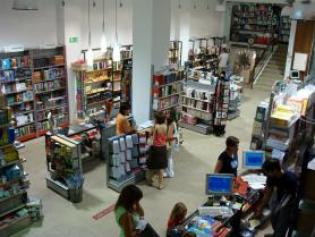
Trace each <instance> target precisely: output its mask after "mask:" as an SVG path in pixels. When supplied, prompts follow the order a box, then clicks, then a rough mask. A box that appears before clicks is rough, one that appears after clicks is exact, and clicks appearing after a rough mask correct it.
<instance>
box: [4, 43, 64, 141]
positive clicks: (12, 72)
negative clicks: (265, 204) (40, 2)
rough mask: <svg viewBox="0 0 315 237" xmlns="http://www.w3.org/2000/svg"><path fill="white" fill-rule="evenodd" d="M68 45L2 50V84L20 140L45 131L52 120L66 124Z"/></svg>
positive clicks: (62, 124) (59, 125)
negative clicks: (16, 50)
mask: <svg viewBox="0 0 315 237" xmlns="http://www.w3.org/2000/svg"><path fill="white" fill-rule="evenodd" d="M64 55H65V48H64V47H63V46H60V47H56V48H53V49H30V50H25V51H22V52H14V53H13V52H12V53H0V87H1V94H2V95H4V96H5V98H6V104H7V105H8V106H9V107H10V108H11V109H12V111H13V116H14V119H15V121H16V125H15V129H16V136H17V140H19V141H26V140H29V139H32V138H35V137H38V136H41V135H43V134H45V133H46V132H47V131H48V130H49V129H50V128H51V124H50V123H49V121H48V118H47V115H48V113H51V114H52V120H53V121H54V124H55V126H57V127H62V126H66V125H67V124H68V121H69V116H68V96H67V95H68V90H67V70H66V62H65V57H64Z"/></svg>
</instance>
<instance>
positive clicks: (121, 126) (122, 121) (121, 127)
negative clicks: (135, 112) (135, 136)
mask: <svg viewBox="0 0 315 237" xmlns="http://www.w3.org/2000/svg"><path fill="white" fill-rule="evenodd" d="M129 113H130V106H129V105H128V104H127V103H124V104H122V105H121V106H120V109H119V113H118V114H117V116H116V135H123V134H131V133H134V132H135V130H134V128H133V127H132V126H131V125H130V122H129V120H128V116H129Z"/></svg>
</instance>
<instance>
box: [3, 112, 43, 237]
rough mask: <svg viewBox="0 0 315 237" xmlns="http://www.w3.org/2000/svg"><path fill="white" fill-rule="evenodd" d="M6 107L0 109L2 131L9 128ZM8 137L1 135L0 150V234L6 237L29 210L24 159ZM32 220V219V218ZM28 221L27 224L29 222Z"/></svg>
mask: <svg viewBox="0 0 315 237" xmlns="http://www.w3.org/2000/svg"><path fill="white" fill-rule="evenodd" d="M10 116H11V115H10V112H9V109H8V108H1V109H0V118H1V121H0V126H1V127H2V131H3V133H4V131H5V130H8V129H9V124H7V121H9V119H10ZM10 142H13V141H10V139H9V138H8V137H6V136H2V137H1V144H2V145H1V146H0V152H1V154H2V156H1V157H0V176H1V177H2V178H1V180H0V189H1V190H2V192H1V193H0V226H1V227H0V236H3V237H8V236H9V233H8V232H7V231H8V229H9V228H11V231H10V234H12V233H14V232H16V231H17V229H14V228H13V227H16V226H15V224H16V220H17V219H18V218H21V217H26V216H30V212H31V210H30V209H29V207H28V203H29V199H28V195H27V189H28V188H29V183H30V182H29V180H27V179H26V176H27V175H28V174H27V173H25V170H24V167H23V165H22V163H23V162H24V161H25V160H23V159H21V158H20V157H19V154H18V151H17V149H16V148H15V146H14V145H13V144H11V143H10ZM38 208H39V209H38V213H37V214H38V216H41V214H40V213H41V206H39V207H38ZM32 220H33V219H32ZM30 223H31V221H30V222H28V224H30Z"/></svg>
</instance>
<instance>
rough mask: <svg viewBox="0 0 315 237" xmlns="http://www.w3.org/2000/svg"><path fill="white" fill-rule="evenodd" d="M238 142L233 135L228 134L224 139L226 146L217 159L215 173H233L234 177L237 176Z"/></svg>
mask: <svg viewBox="0 0 315 237" xmlns="http://www.w3.org/2000/svg"><path fill="white" fill-rule="evenodd" d="M239 143H240V141H239V139H238V138H237V137H234V136H229V137H228V138H227V139H226V141H225V145H226V148H225V150H224V151H223V152H222V153H221V154H220V156H219V158H218V160H217V163H216V166H215V169H214V172H215V173H223V174H233V175H234V176H235V177H236V176H237V168H238V146H239Z"/></svg>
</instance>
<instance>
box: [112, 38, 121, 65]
mask: <svg viewBox="0 0 315 237" xmlns="http://www.w3.org/2000/svg"><path fill="white" fill-rule="evenodd" d="M113 61H114V62H119V61H120V46H119V44H118V43H117V42H115V44H114V47H113Z"/></svg>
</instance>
